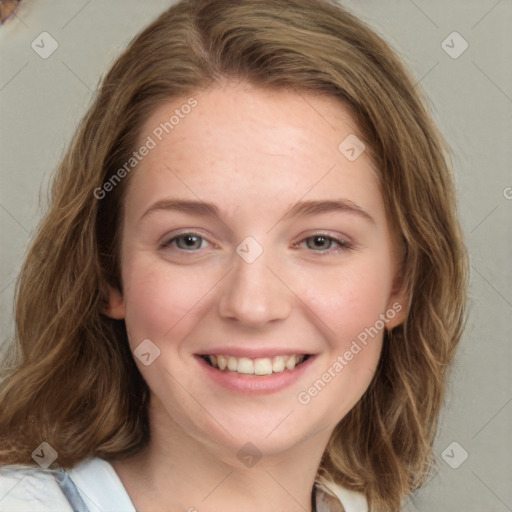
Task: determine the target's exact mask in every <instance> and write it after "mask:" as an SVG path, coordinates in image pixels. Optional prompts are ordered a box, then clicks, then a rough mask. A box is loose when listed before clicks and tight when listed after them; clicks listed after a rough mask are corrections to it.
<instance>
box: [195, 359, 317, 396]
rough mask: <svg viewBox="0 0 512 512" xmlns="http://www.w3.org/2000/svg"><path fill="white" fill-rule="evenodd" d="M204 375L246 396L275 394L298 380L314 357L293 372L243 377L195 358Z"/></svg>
mask: <svg viewBox="0 0 512 512" xmlns="http://www.w3.org/2000/svg"><path fill="white" fill-rule="evenodd" d="M195 357H196V359H197V360H198V362H199V364H200V365H201V367H202V368H203V370H204V371H205V372H206V374H207V375H208V376H209V377H210V378H211V379H212V380H213V381H214V382H215V383H217V384H219V385H220V386H222V387H224V388H226V389H229V390H230V391H236V392H238V393H244V394H248V395H255V394H257V395H264V394H270V393H275V392H276V391H280V390H281V389H284V388H286V387H287V386H290V385H291V384H293V383H294V382H296V381H297V380H298V379H300V378H301V377H302V376H303V375H304V374H305V373H306V372H307V371H308V369H309V368H310V367H311V365H312V364H313V361H314V360H315V359H316V356H310V357H309V359H308V360H307V361H305V362H304V363H302V364H300V365H299V366H296V367H295V368H294V369H293V370H286V369H285V370H283V371H282V372H280V373H272V374H270V375H244V374H240V373H235V372H230V371H227V370H219V369H218V368H214V367H213V366H210V365H209V364H208V363H207V362H206V361H205V360H204V359H203V358H202V357H199V356H195Z"/></svg>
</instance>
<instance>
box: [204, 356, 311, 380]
mask: <svg viewBox="0 0 512 512" xmlns="http://www.w3.org/2000/svg"><path fill="white" fill-rule="evenodd" d="M199 357H200V358H202V359H203V360H204V361H206V363H207V364H208V365H209V366H211V367H212V368H215V369H217V370H219V371H222V372H227V373H235V374H239V375H255V376H261V377H263V376H265V375H272V374H277V373H283V372H291V371H293V370H295V368H297V367H299V366H301V365H303V364H304V363H305V362H306V361H307V360H308V359H310V358H311V357H312V354H285V355H277V356H273V357H257V358H249V357H235V356H231V355H227V354H226V355H220V354H219V355H213V354H212V355H207V354H201V355H199Z"/></svg>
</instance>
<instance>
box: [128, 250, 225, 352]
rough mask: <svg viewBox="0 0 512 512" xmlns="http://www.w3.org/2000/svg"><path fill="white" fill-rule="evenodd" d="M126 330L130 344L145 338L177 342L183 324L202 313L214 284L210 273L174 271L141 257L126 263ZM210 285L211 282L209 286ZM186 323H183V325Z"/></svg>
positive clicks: (165, 263)
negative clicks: (168, 337)
mask: <svg viewBox="0 0 512 512" xmlns="http://www.w3.org/2000/svg"><path fill="white" fill-rule="evenodd" d="M124 271H125V272H126V273H125V276H126V279H125V305H126V328H127V331H128V335H129V338H130V344H131V345H136V344H137V342H140V341H142V340H143V339H145V338H149V339H152V340H155V341H156V342H157V343H158V340H163V338H164V337H166V334H167V335H170V334H169V333H170V332H171V331H174V332H173V335H172V337H173V338H176V337H177V336H179V333H180V332H181V330H182V329H183V327H184V326H185V325H186V323H187V322H186V320H187V319H189V317H190V318H191V317H192V316H194V315H195V314H197V313H198V312H200V311H201V308H202V305H203V303H206V298H207V294H208V291H210V290H211V289H212V288H213V287H214V284H215V279H213V276H211V273H208V272H205V273H201V274H200V273H198V272H195V271H193V270H192V267H190V268H189V269H186V268H181V269H180V270H179V271H175V270H174V271H173V269H172V266H171V265H170V264H169V263H167V262H165V261H161V262H160V261H155V260H154V258H153V259H152V261H149V258H144V255H143V254H142V255H140V256H137V257H134V258H133V259H131V260H128V261H126V264H125V267H124ZM210 281H211V282H210ZM184 320H185V321H184Z"/></svg>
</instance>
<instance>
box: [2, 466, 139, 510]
mask: <svg viewBox="0 0 512 512" xmlns="http://www.w3.org/2000/svg"><path fill="white" fill-rule="evenodd" d="M66 495H67V496H68V498H69V499H68V498H67V497H66ZM69 500H71V501H72V502H74V503H79V504H81V508H80V507H79V510H84V509H85V510H87V509H88V510H90V511H91V512H113V511H116V512H120V511H122V512H135V508H134V506H133V504H132V502H131V501H130V498H129V496H128V494H127V493H126V490H125V489H124V487H123V484H122V483H121V480H120V479H119V477H118V476H117V474H116V472H115V470H114V468H113V467H112V466H111V464H110V463H108V462H107V461H105V460H103V459H100V458H97V457H94V458H89V459H86V460H84V461H82V462H81V463H79V464H77V465H76V466H74V467H73V468H71V469H68V470H67V471H66V472H64V471H59V470H58V469H57V470H55V469H53V470H52V469H42V468H38V467H32V466H0V512H34V511H37V512H73V508H72V507H71V505H70V504H69ZM84 507H86V508H84Z"/></svg>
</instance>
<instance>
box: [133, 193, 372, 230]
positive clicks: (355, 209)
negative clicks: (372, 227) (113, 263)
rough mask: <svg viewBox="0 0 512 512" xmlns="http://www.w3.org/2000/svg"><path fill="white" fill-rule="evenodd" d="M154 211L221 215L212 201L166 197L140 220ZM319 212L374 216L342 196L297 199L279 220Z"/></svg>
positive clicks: (370, 219) (368, 219)
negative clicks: (311, 199) (320, 199)
mask: <svg viewBox="0 0 512 512" xmlns="http://www.w3.org/2000/svg"><path fill="white" fill-rule="evenodd" d="M155 211H178V212H184V213H190V214H193V215H200V216H203V217H218V218H220V217H221V215H220V210H219V208H218V207H217V206H216V205H214V204H213V203H207V202H204V201H194V200H189V199H175V198H168V199H162V200H160V201H157V202H156V203H154V204H153V205H151V206H150V207H149V208H148V209H147V210H146V211H145V212H144V213H143V214H142V216H141V218H140V219H139V220H142V219H143V218H144V217H146V216H147V215H148V214H149V213H151V212H155ZM320 213H350V214H353V215H357V216H359V217H361V218H363V219H366V220H367V221H369V222H371V223H373V224H375V220H374V218H373V217H372V216H371V215H370V214H369V213H368V212H367V211H366V210H365V209H363V208H362V207H361V206H359V205H357V204H356V203H354V202H353V201H350V200H349V199H343V198H340V199H331V200H325V201H318V200H317V201H299V202H297V203H295V204H294V205H293V206H292V207H291V208H290V209H289V210H288V211H287V212H286V213H285V214H284V215H283V216H282V217H281V219H280V220H288V219H291V218H293V217H310V216H313V215H317V214H320Z"/></svg>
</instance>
